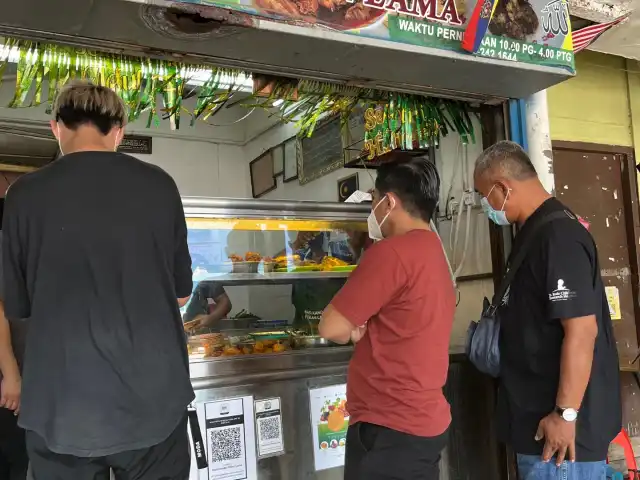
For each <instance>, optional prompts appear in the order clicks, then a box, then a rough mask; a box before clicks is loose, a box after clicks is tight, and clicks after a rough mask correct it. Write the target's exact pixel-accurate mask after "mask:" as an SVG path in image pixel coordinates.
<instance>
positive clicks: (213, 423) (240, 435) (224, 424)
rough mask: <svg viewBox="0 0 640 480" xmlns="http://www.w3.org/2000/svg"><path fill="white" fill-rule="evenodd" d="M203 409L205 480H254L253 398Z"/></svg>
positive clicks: (207, 404)
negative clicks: (206, 473) (207, 467)
mask: <svg viewBox="0 0 640 480" xmlns="http://www.w3.org/2000/svg"><path fill="white" fill-rule="evenodd" d="M204 407H205V409H204V410H205V427H206V432H207V433H206V437H207V438H206V441H207V456H208V460H209V480H255V479H257V466H256V449H255V431H254V427H253V397H242V398H233V399H228V400H220V401H216V402H208V403H205V406H204Z"/></svg>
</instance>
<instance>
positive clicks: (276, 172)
mask: <svg viewBox="0 0 640 480" xmlns="http://www.w3.org/2000/svg"><path fill="white" fill-rule="evenodd" d="M272 150H273V176H274V177H279V176H280V175H283V174H284V144H282V143H281V144H280V145H278V146H277V147H273V148H272Z"/></svg>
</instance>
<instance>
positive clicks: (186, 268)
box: [173, 184, 193, 298]
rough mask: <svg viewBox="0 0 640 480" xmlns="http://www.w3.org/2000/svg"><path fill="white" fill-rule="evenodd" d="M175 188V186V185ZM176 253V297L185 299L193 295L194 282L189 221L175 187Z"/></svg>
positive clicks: (174, 263) (174, 266)
mask: <svg viewBox="0 0 640 480" xmlns="http://www.w3.org/2000/svg"><path fill="white" fill-rule="evenodd" d="M174 187H175V184H174ZM175 197H176V206H175V212H176V213H175V220H174V222H175V223H174V225H175V227H174V228H175V247H174V248H175V253H174V261H173V278H174V283H175V287H176V297H177V298H185V297H188V296H189V295H191V289H192V288H193V282H192V279H191V276H192V272H191V255H190V254H189V246H188V244H187V221H186V219H185V217H184V208H183V207H182V200H181V199H180V194H179V193H178V188H177V187H175Z"/></svg>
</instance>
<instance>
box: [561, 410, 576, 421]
mask: <svg viewBox="0 0 640 480" xmlns="http://www.w3.org/2000/svg"><path fill="white" fill-rule="evenodd" d="M562 418H564V419H565V420H566V421H567V422H575V421H576V419H577V418H578V412H577V411H576V410H575V409H574V408H566V409H564V411H563V412H562Z"/></svg>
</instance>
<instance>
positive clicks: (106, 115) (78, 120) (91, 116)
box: [53, 81, 126, 135]
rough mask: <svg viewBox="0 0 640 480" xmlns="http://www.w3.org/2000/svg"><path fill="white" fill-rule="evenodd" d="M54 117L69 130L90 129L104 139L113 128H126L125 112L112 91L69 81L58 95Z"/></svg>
mask: <svg viewBox="0 0 640 480" xmlns="http://www.w3.org/2000/svg"><path fill="white" fill-rule="evenodd" d="M53 117H54V118H55V120H56V122H59V121H62V123H64V125H65V126H66V127H67V128H69V129H71V130H76V129H77V128H78V127H79V126H81V125H93V126H94V127H96V128H97V129H98V130H99V131H100V133H102V134H103V135H107V134H108V133H109V132H110V131H111V129H112V128H114V127H116V126H118V127H123V126H124V125H125V123H126V110H125V106H124V103H123V101H122V99H120V97H118V95H117V94H116V93H115V92H114V91H113V90H111V89H109V88H107V87H102V86H100V85H93V84H92V83H90V82H81V81H72V82H70V83H69V84H67V85H65V86H64V87H63V88H62V90H61V91H60V93H59V94H58V96H57V98H56V101H55V103H54V106H53Z"/></svg>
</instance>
